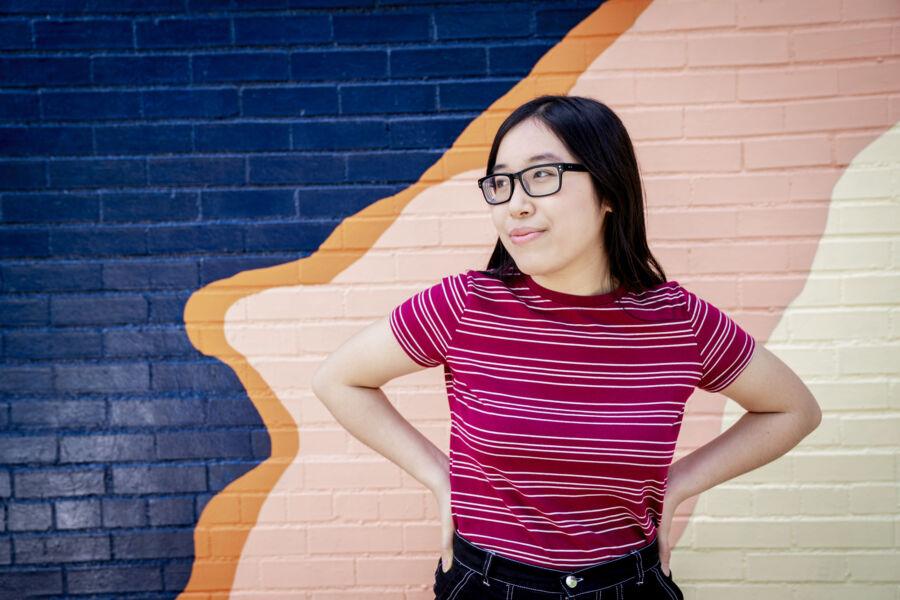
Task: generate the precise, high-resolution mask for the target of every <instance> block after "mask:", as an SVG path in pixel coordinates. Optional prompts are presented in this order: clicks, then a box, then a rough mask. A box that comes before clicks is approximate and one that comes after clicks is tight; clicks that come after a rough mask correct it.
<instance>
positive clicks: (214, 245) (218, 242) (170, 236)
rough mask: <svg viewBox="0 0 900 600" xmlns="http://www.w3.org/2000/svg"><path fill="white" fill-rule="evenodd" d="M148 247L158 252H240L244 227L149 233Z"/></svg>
mask: <svg viewBox="0 0 900 600" xmlns="http://www.w3.org/2000/svg"><path fill="white" fill-rule="evenodd" d="M147 247H148V249H149V251H150V252H151V253H157V252H167V253H174V252H190V253H192V254H193V253H197V252H239V251H241V250H243V247H244V240H243V226H240V225H220V224H216V225H180V226H169V227H158V228H153V229H152V230H150V232H149V234H148V239H147Z"/></svg>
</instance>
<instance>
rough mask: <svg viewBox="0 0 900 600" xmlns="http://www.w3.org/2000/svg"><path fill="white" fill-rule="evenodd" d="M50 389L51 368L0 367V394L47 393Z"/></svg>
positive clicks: (51, 382)
mask: <svg viewBox="0 0 900 600" xmlns="http://www.w3.org/2000/svg"><path fill="white" fill-rule="evenodd" d="M52 389H53V369H52V368H51V367H0V392H11V391H15V392H20V393H21V392H49V391H51V390H52Z"/></svg>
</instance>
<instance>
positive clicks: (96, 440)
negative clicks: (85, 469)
mask: <svg viewBox="0 0 900 600" xmlns="http://www.w3.org/2000/svg"><path fill="white" fill-rule="evenodd" d="M154 458H155V451H154V449H153V436H152V435H147V434H125V433H123V434H109V435H99V434H97V433H91V434H89V435H69V436H63V437H60V438H59V462H60V464H65V463H90V462H117V461H132V460H133V461H144V460H146V461H152V460H153V459H154Z"/></svg>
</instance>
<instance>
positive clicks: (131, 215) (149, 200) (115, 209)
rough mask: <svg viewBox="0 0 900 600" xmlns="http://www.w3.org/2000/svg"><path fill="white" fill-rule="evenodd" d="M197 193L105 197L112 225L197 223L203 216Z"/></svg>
mask: <svg viewBox="0 0 900 600" xmlns="http://www.w3.org/2000/svg"><path fill="white" fill-rule="evenodd" d="M198 196H199V194H198V193H196V192H177V191H172V192H162V193H161V192H133V193H104V194H102V195H101V204H102V207H103V220H104V221H109V222H128V223H141V222H154V221H193V220H195V219H197V218H198V217H199V216H200V208H199V202H198V200H197V198H198Z"/></svg>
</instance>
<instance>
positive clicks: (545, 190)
mask: <svg viewBox="0 0 900 600" xmlns="http://www.w3.org/2000/svg"><path fill="white" fill-rule="evenodd" d="M521 182H522V185H523V186H525V191H526V192H528V194H529V195H530V196H547V195H549V194H554V193H556V192H557V191H559V169H557V168H556V167H553V166H549V167H534V168H533V169H528V170H527V171H525V172H524V173H522V177H521ZM481 189H482V191H483V192H484V198H485V200H487V201H488V202H489V203H491V204H497V203H500V202H506V201H507V200H509V198H510V192H511V190H512V177H511V176H509V175H495V176H493V177H488V178H487V179H485V180H484V181H483V182H482V184H481Z"/></svg>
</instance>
